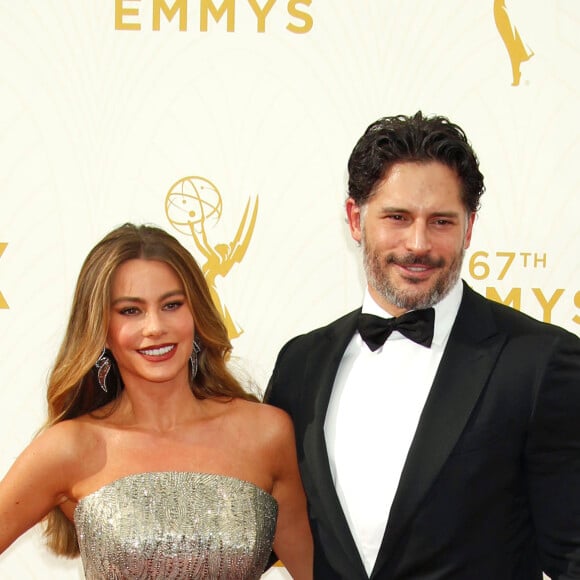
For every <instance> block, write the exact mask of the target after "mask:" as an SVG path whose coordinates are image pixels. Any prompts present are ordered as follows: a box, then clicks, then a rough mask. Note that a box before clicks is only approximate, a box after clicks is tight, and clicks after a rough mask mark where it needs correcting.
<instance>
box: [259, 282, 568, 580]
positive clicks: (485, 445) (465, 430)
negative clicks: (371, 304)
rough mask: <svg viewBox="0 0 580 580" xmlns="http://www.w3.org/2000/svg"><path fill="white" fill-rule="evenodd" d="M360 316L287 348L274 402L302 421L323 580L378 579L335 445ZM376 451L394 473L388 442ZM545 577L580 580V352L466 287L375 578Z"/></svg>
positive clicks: (299, 438)
mask: <svg viewBox="0 0 580 580" xmlns="http://www.w3.org/2000/svg"><path fill="white" fill-rule="evenodd" d="M358 312H359V310H357V311H354V312H351V313H350V314H347V315H346V316H344V317H342V318H340V319H339V320H337V321H335V322H333V323H332V324H330V325H329V326H326V327H324V328H320V329H318V330H314V331H313V332H310V333H308V334H305V335H303V336H299V337H296V338H294V339H292V340H291V341H290V342H289V343H287V344H286V345H285V346H284V348H283V349H282V350H281V351H280V354H279V355H278V359H277V362H276V366H275V368H274V372H273V375H272V378H271V380H270V383H269V385H268V390H267V393H266V400H267V401H268V402H269V403H271V404H273V405H276V406H279V407H281V408H283V409H285V410H286V411H287V412H288V413H289V414H290V415H291V416H292V419H293V421H294V426H295V431H296V443H297V450H298V460H299V465H300V471H301V475H302V479H303V483H304V488H305V490H306V495H307V498H308V509H309V517H310V523H311V526H312V532H313V536H314V542H315V578H316V579H322V580H326V579H329V580H331V579H344V580H359V579H360V580H363V579H366V578H368V576H367V574H366V572H365V570H364V567H363V564H362V561H361V559H360V556H359V553H358V550H357V548H356V545H355V542H354V540H353V537H352V535H351V533H350V530H349V527H348V524H347V521H346V519H345V516H344V514H343V512H342V509H341V505H340V502H339V499H338V496H337V494H336V492H335V489H334V484H333V481H332V477H331V473H330V467H329V461H328V455H327V450H326V445H325V439H324V420H325V416H326V410H327V406H328V401H329V397H330V394H331V390H332V387H333V383H334V379H335V375H336V372H337V369H338V366H339V363H340V361H341V358H342V355H343V353H344V351H345V349H346V346H347V345H348V343H349V341H350V340H351V338H352V336H353V334H354V332H355V328H356V318H357V314H358ZM388 380H389V378H388V376H387V377H385V384H387V383H388ZM368 403H369V405H372V404H373V401H369V402H368ZM369 444H373V445H375V446H376V460H377V461H383V460H386V461H388V457H389V441H376V442H369ZM360 491H361V493H365V490H364V489H361V490H360ZM542 569H543V570H544V571H545V572H546V573H547V574H548V575H550V577H551V578H557V579H573V578H580V339H578V337H577V336H575V335H573V334H571V333H569V332H566V331H565V330H563V329H561V328H558V327H556V326H552V325H548V324H544V323H541V322H538V321H536V320H534V319H532V318H529V317H528V316H525V315H524V314H521V313H519V312H517V311H515V310H512V309H511V308H508V307H506V306H503V305H500V304H496V303H494V302H492V301H490V300H487V299H485V298H483V297H482V296H480V295H479V294H476V293H475V292H474V291H473V290H471V289H470V288H469V287H467V286H466V285H464V292H463V299H462V302H461V306H460V309H459V313H458V315H457V319H456V321H455V324H454V326H453V329H452V332H451V335H450V338H449V341H448V344H447V347H446V349H445V352H444V354H443V358H442V360H441V364H440V366H439V369H438V372H437V374H436V377H435V380H434V382H433V385H432V387H431V390H430V393H429V395H428V398H427V401H426V403H425V406H424V408H423V411H422V414H421V417H420V420H419V424H418V427H417V431H416V433H415V437H414V439H413V442H412V444H411V447H410V449H409V452H408V456H407V459H406V463H405V465H404V468H403V472H402V474H401V477H400V481H399V487H398V490H397V493H396V495H395V498H394V501H393V504H392V507H391V511H390V514H389V519H388V523H387V528H386V531H385V535H384V538H383V541H382V545H381V548H380V551H379V554H378V557H377V561H376V564H375V567H374V569H373V572H372V574H371V578H373V579H377V580H379V579H380V580H387V579H388V580H395V579H396V580H403V579H405V580H419V579H421V580H427V579H429V580H435V579H446V580H451V579H453V580H455V579H456V580H503V579H505V580H516V579H517V580H536V579H541V578H542V573H541V570H542Z"/></svg>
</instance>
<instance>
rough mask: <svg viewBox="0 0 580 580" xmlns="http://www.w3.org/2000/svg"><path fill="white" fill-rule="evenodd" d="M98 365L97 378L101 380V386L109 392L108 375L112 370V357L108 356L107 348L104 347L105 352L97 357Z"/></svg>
mask: <svg viewBox="0 0 580 580" xmlns="http://www.w3.org/2000/svg"><path fill="white" fill-rule="evenodd" d="M95 366H96V367H97V379H98V380H99V387H101V389H103V391H105V393H106V392H107V375H108V374H109V371H110V370H111V359H110V358H109V357H108V356H107V353H106V349H105V348H103V352H102V353H101V355H100V356H99V358H98V359H97V362H96V363H95Z"/></svg>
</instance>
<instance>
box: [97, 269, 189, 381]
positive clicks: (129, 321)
mask: <svg viewBox="0 0 580 580" xmlns="http://www.w3.org/2000/svg"><path fill="white" fill-rule="evenodd" d="M193 337H194V326H193V316H192V314H191V311H190V308H189V306H188V304H187V300H186V296H185V292H184V288H183V285H182V284H181V281H180V279H179V278H178V276H177V274H176V273H175V271H174V270H173V268H171V266H169V265H167V264H166V263H164V262H159V261H157V260H143V259H135V260H128V261H126V262H124V263H123V264H121V265H120V266H119V267H118V268H117V271H116V272H115V274H114V276H113V280H112V286H111V304H110V321H109V329H108V334H107V348H109V349H110V350H111V352H112V353H113V356H114V357H115V360H116V361H117V365H118V367H119V370H120V372H121V376H122V377H123V382H124V383H125V385H130V384H132V383H135V382H142V381H146V382H149V383H158V384H160V385H161V384H164V383H168V382H172V381H173V382H175V381H186V382H187V381H188V380H189V374H188V373H189V356H190V355H191V351H192V345H193Z"/></svg>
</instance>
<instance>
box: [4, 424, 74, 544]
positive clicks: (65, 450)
mask: <svg viewBox="0 0 580 580" xmlns="http://www.w3.org/2000/svg"><path fill="white" fill-rule="evenodd" d="M67 423H70V422H67ZM73 455H74V438H73V432H72V429H71V425H70V424H64V423H59V424H58V425H55V426H54V427H51V428H50V429H47V430H46V431H44V432H43V433H41V434H40V435H39V436H38V437H36V438H35V439H34V440H33V441H32V443H31V444H30V445H29V446H28V447H27V448H26V449H25V450H24V451H23V452H22V454H21V455H20V456H19V457H18V458H17V459H16V461H15V462H14V464H13V465H12V467H11V468H10V470H9V471H8V473H7V474H6V475H5V477H4V479H2V481H0V553H2V552H3V551H4V550H5V549H6V548H8V546H10V544H12V542H14V541H15V540H16V539H17V538H18V537H20V536H21V535H22V534H23V533H24V532H26V531H27V530H28V529H29V528H31V527H32V526H34V525H35V524H37V523H38V522H39V521H40V520H42V518H43V517H44V516H45V515H46V514H47V513H48V512H49V511H50V510H51V509H52V508H54V507H55V506H57V505H59V504H60V503H62V502H64V501H66V500H67V499H68V497H67V493H68V490H69V488H70V473H71V467H72V466H73V465H74V463H75V462H74V461H73V460H72V458H73Z"/></svg>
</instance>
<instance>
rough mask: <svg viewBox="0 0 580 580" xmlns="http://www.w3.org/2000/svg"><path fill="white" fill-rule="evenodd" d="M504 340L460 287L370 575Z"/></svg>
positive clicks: (447, 448)
mask: <svg viewBox="0 0 580 580" xmlns="http://www.w3.org/2000/svg"><path fill="white" fill-rule="evenodd" d="M504 341H505V338H504V337H503V336H500V335H498V334H497V331H496V329H495V325H494V323H493V321H492V319H491V315H490V313H489V310H488V306H487V304H486V302H485V300H483V299H482V298H481V297H479V296H478V295H477V294H475V293H474V292H473V291H472V290H471V289H469V288H468V287H467V286H465V285H464V294H463V299H462V302H461V306H460V309H459V313H458V315H457V319H456V321H455V324H454V327H453V329H452V332H451V335H450V337H449V341H448V343H447V347H446V349H445V352H444V354H443V358H442V360H441V364H440V365H439V370H438V371H437V374H436V376H435V380H434V382H433V386H432V388H431V390H430V393H429V396H428V397H427V401H426V402H425V406H424V408H423V412H422V413H421V417H420V419H419V423H418V426H417V430H416V433H415V436H414V438H413V442H412V443H411V447H410V449H409V452H408V455H407V460H406V462H405V465H404V467H403V471H402V474H401V478H400V481H399V486H398V489H397V493H396V494H395V498H394V500H393V504H392V507H391V511H390V515H389V520H388V523H387V528H386V532H385V536H384V538H383V543H382V546H381V549H380V551H379V554H378V557H377V561H376V563H375V568H374V570H373V576H376V575H377V574H378V573H379V571H380V570H381V568H382V567H383V566H384V565H385V564H387V563H388V561H389V559H390V556H391V555H392V554H393V551H394V550H395V548H396V545H397V542H398V541H399V539H400V538H401V535H402V534H403V533H404V531H405V529H406V526H407V524H408V523H409V522H410V520H411V518H412V517H413V515H414V513H415V512H416V510H417V509H418V507H419V505H420V502H421V501H422V499H423V498H424V497H425V495H426V493H427V492H428V490H429V488H430V487H431V485H432V484H433V482H434V480H435V478H436V477H437V475H438V473H439V472H440V470H441V468H442V466H443V465H444V463H445V461H446V460H447V458H448V456H449V454H450V453H451V451H452V450H453V447H454V446H455V444H456V443H457V440H458V438H459V437H460V435H461V433H462V431H463V429H464V428H465V426H466V424H467V421H468V419H469V416H470V414H471V412H472V411H473V408H474V407H475V405H476V403H477V401H478V398H479V396H480V394H481V392H482V389H483V387H484V385H485V383H486V381H487V378H488V376H489V374H490V373H491V371H492V370H493V367H494V365H495V361H496V359H497V356H498V354H499V352H500V350H501V348H502V345H503V343H504ZM373 576H371V578H372V577H373Z"/></svg>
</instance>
